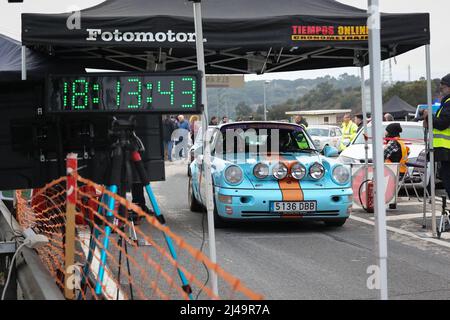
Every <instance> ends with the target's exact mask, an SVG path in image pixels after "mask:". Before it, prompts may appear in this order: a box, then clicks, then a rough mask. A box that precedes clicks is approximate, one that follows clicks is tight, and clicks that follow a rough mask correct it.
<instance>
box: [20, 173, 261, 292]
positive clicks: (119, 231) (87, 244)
mask: <svg viewBox="0 0 450 320" xmlns="http://www.w3.org/2000/svg"><path fill="white" fill-rule="evenodd" d="M75 176H76V178H77V181H78V190H77V201H76V213H75V215H76V216H75V218H76V225H75V243H74V247H75V248H74V250H75V263H74V265H72V266H68V267H69V268H72V269H73V275H72V276H71V279H65V273H66V272H68V271H67V270H68V269H67V268H66V267H65V250H66V246H65V245H66V243H65V228H66V201H67V197H66V180H67V179H66V177H62V178H60V179H58V180H55V181H53V182H51V183H49V184H48V185H46V186H45V187H43V188H42V189H39V190H35V191H34V192H33V195H32V197H31V199H27V198H26V197H25V195H23V194H22V192H21V191H18V192H17V220H18V221H19V223H20V225H21V226H22V227H24V228H28V227H31V228H33V229H34V230H35V231H36V232H37V233H41V234H44V235H46V236H47V238H48V239H49V243H48V244H47V245H46V246H44V247H42V248H39V249H37V251H38V254H39V256H40V258H41V260H42V262H43V263H44V264H45V266H46V267H47V268H48V270H49V272H50V273H51V274H52V276H53V277H54V278H55V282H56V283H57V285H58V286H59V287H60V288H61V290H62V291H64V288H65V285H66V286H68V285H70V284H72V287H70V289H72V288H74V292H75V297H76V298H78V299H96V300H97V299H164V300H167V299H190V298H192V299H262V298H263V297H262V296H261V295H259V294H257V293H255V292H253V291H252V290H250V289H249V288H247V287H246V286H245V285H244V284H243V283H242V282H241V281H240V280H239V279H237V278H236V277H234V276H233V275H231V274H229V273H227V272H225V271H224V270H223V269H222V268H221V267H220V266H218V265H217V264H214V263H212V262H211V261H210V260H209V259H208V257H207V256H205V255H204V254H203V253H202V252H200V251H199V250H198V249H196V248H194V247H192V246H191V245H189V244H188V243H187V242H186V241H185V240H183V238H182V237H180V236H179V235H177V234H175V233H173V232H172V231H171V230H170V229H169V227H167V226H165V225H163V224H161V223H160V222H159V221H158V219H156V218H155V217H154V216H153V215H149V214H147V213H146V212H144V211H143V210H142V209H141V208H140V207H138V206H136V205H134V204H133V203H131V202H130V201H128V200H127V199H125V198H122V197H119V196H118V195H116V194H113V193H111V192H109V191H108V190H106V188H104V187H102V186H100V185H97V184H95V183H93V182H92V181H90V180H87V179H84V178H82V177H80V176H78V175H76V174H75ZM103 195H106V196H107V197H112V198H114V199H115V200H116V206H115V208H114V211H113V212H112V215H113V218H114V219H110V218H107V217H106V216H105V214H104V213H105V212H107V211H108V207H107V205H105V204H104V203H103V202H102V201H101V199H102V196H103ZM99 206H100V208H103V209H104V210H103V211H102V210H100V214H99V213H98V211H99V210H98V209H99ZM121 206H122V209H123V208H126V210H119V208H120V207H121ZM123 212H126V213H135V215H137V216H138V217H140V218H141V219H140V220H141V222H140V223H139V224H138V225H135V223H134V222H133V221H135V220H133V221H132V219H130V218H129V216H130V215H129V214H126V215H125V216H124V214H123ZM106 226H109V227H110V228H111V230H112V232H111V235H110V236H109V246H108V248H107V250H104V249H105V247H104V238H105V227H106ZM95 233H97V234H98V237H97V238H96V237H95V236H94V234H95ZM165 236H168V237H170V238H171V240H172V242H173V245H174V249H175V251H176V254H177V259H176V260H175V259H173V257H172V255H171V252H170V250H169V248H168V246H167V244H166V242H165ZM94 243H95V248H94V246H93V244H94ZM102 251H103V252H104V253H106V258H107V261H106V263H105V264H102V263H101V252H102ZM89 253H91V255H92V261H91V262H90V263H87V261H88V256H89ZM100 267H103V269H104V278H103V281H99V268H100ZM206 268H207V269H209V270H214V271H215V272H216V273H217V276H218V278H219V296H216V295H215V294H214V293H213V291H212V289H211V288H210V286H211V283H210V282H209V283H208V284H206V282H207V281H206V280H207V279H210V276H211V275H210V272H207V271H206ZM180 272H181V273H182V274H183V275H184V277H185V279H186V280H187V282H188V283H189V286H190V288H191V292H192V294H191V295H188V294H187V293H186V291H185V290H183V283H182V281H181V280H180V276H179V275H180ZM96 286H97V288H96ZM96 289H97V290H96ZM98 290H100V292H99V291H98Z"/></svg>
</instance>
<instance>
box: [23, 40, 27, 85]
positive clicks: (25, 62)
mask: <svg viewBox="0 0 450 320" xmlns="http://www.w3.org/2000/svg"><path fill="white" fill-rule="evenodd" d="M26 49H27V47H26V46H22V80H27V50H26Z"/></svg>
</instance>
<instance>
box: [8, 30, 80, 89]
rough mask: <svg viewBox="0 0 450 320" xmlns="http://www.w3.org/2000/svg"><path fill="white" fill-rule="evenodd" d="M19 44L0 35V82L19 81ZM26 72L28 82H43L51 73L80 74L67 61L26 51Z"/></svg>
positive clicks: (20, 52)
mask: <svg viewBox="0 0 450 320" xmlns="http://www.w3.org/2000/svg"><path fill="white" fill-rule="evenodd" d="M21 47H22V45H21V43H20V42H19V41H16V40H14V39H12V38H9V37H7V36H5V35H2V34H0V82H8V83H9V84H11V83H12V82H14V81H20V80H21V72H22V56H21V55H22V51H21ZM26 60H27V72H28V78H29V79H30V80H36V81H39V80H44V78H45V75H46V74H48V73H52V72H61V71H64V72H82V71H83V70H84V69H83V68H81V67H76V66H74V65H73V64H71V63H69V62H68V61H60V60H57V59H54V58H51V57H48V56H47V55H45V54H43V53H39V52H35V51H33V50H30V49H26Z"/></svg>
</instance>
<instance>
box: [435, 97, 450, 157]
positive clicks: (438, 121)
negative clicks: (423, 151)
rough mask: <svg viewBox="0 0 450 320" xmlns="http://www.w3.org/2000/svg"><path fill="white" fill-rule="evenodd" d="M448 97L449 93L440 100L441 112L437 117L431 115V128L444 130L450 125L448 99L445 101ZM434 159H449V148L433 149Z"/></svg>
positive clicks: (449, 103) (449, 104)
mask: <svg viewBox="0 0 450 320" xmlns="http://www.w3.org/2000/svg"><path fill="white" fill-rule="evenodd" d="M449 98H450V95H448V96H445V97H444V98H443V99H442V101H441V109H442V111H441V113H440V115H439V118H437V117H433V128H435V129H438V130H445V129H447V128H449V127H450V101H449V102H445V101H447V100H448V99H449ZM434 156H435V160H436V161H450V149H447V148H436V149H435V150H434Z"/></svg>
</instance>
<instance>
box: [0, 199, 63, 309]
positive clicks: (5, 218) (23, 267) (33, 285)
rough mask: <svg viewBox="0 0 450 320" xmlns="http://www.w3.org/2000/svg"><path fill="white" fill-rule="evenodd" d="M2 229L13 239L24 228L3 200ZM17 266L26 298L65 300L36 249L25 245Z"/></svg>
mask: <svg viewBox="0 0 450 320" xmlns="http://www.w3.org/2000/svg"><path fill="white" fill-rule="evenodd" d="M0 229H1V230H0V231H1V232H2V234H4V235H8V236H7V237H6V239H4V240H6V241H10V240H12V239H13V236H14V232H22V228H21V227H20V225H19V224H18V223H17V221H16V219H15V218H14V217H13V216H12V214H11V212H10V211H9V209H8V207H7V206H6V205H5V203H4V202H3V201H1V200H0ZM16 266H17V269H16V277H17V281H18V283H19V286H20V289H21V293H22V295H23V298H24V299H26V300H64V296H63V294H62V292H61V290H60V289H59V288H58V286H57V285H56V283H55V280H54V279H53V277H52V276H51V275H50V273H49V272H48V270H47V269H46V268H45V267H44V265H43V264H42V261H41V260H40V259H39V257H38V255H37V253H36V252H35V251H34V250H32V249H29V248H27V247H24V248H23V249H22V250H21V252H20V253H19V255H18V256H17V261H16Z"/></svg>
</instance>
